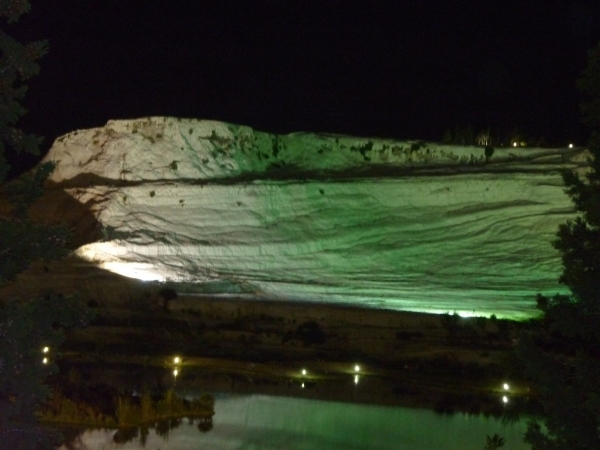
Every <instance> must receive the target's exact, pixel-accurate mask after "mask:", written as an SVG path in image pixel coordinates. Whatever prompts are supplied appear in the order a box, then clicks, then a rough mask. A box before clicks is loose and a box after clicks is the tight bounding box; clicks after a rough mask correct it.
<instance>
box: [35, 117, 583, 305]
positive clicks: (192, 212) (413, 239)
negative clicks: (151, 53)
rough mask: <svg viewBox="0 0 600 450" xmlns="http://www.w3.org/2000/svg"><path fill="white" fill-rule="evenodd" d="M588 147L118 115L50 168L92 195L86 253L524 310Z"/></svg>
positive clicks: (155, 266)
mask: <svg viewBox="0 0 600 450" xmlns="http://www.w3.org/2000/svg"><path fill="white" fill-rule="evenodd" d="M586 157H587V152H586V151H585V150H582V149H531V148H517V149H496V150H495V151H494V153H493V154H492V155H491V156H490V155H489V153H488V157H486V156H485V152H484V149H482V148H477V147H464V148H460V147H454V146H441V145H437V144H431V143H422V142H397V141H391V140H383V139H367V138H352V137H345V136H323V135H313V134H305V133H302V134H299V133H296V134H291V135H286V136H275V135H271V134H267V133H260V132H256V131H253V130H251V129H250V128H248V127H243V126H235V125H230V124H224V123H220V122H211V121H198V120H184V119H171V118H150V119H141V120H132V121H112V122H109V123H108V124H107V125H106V126H105V127H103V128H98V129H92V130H83V131H78V132H73V133H71V134H69V135H66V136H63V137H61V138H59V139H58V140H57V141H56V142H55V144H54V146H53V147H52V149H51V151H50V153H49V154H48V156H47V157H46V159H48V160H55V161H57V170H56V171H55V172H54V173H53V175H52V181H54V182H55V183H58V185H59V186H61V188H63V189H66V190H67V192H69V193H70V194H71V195H72V196H73V198H75V199H77V200H78V201H80V202H82V203H87V202H88V201H90V200H93V202H94V204H95V207H94V214H95V216H96V218H97V220H98V221H99V222H100V224H101V226H102V232H103V236H104V239H103V240H102V241H99V242H93V243H90V244H88V245H85V246H83V247H81V248H79V249H78V250H77V254H78V255H79V256H81V257H83V258H85V259H88V260H91V261H96V262H97V263H98V264H99V265H101V266H102V267H105V268H107V269H109V270H112V271H115V272H118V273H121V274H124V275H127V276H133V277H136V278H141V279H149V280H163V281H164V280H172V281H177V282H192V283H193V285H192V287H190V285H186V289H188V290H189V289H192V290H193V291H195V292H214V291H217V292H220V293H223V294H227V293H237V292H250V293H253V294H255V295H257V296H260V297H269V298H276V299H282V300H286V299H295V300H306V301H324V302H343V303H352V304H358V305H363V306H370V307H383V308H393V309H405V310H416V311H430V312H444V311H459V312H462V313H472V312H473V311H475V313H476V314H492V313H494V314H496V315H499V316H523V315H529V314H531V313H533V298H534V296H535V294H536V293H537V292H542V293H547V294H552V293H555V292H558V291H559V290H560V289H561V288H560V286H559V285H558V283H557V278H558V275H559V272H560V260H559V255H558V254H557V252H556V251H555V250H554V249H553V248H552V247H551V245H550V242H551V240H552V239H553V236H554V233H555V232H556V229H557V227H558V225H559V224H560V223H563V222H565V221H566V220H567V219H568V218H571V217H572V214H573V213H572V207H571V203H570V201H569V199H568V198H567V196H566V195H565V194H564V193H563V188H562V182H561V178H560V174H559V172H558V170H559V169H562V168H570V169H577V170H579V169H584V168H585V167H586Z"/></svg>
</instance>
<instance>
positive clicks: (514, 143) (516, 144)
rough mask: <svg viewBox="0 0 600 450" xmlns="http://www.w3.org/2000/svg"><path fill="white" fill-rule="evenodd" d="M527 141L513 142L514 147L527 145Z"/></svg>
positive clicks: (571, 145) (570, 145)
mask: <svg viewBox="0 0 600 450" xmlns="http://www.w3.org/2000/svg"><path fill="white" fill-rule="evenodd" d="M526 146H527V144H525V142H516V141H515V142H513V147H526ZM569 148H573V144H569Z"/></svg>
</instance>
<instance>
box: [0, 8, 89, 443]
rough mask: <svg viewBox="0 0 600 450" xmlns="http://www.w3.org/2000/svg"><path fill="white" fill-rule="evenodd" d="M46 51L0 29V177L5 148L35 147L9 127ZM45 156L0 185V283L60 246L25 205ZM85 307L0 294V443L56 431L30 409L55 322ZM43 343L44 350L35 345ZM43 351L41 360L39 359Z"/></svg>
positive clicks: (60, 238)
mask: <svg viewBox="0 0 600 450" xmlns="http://www.w3.org/2000/svg"><path fill="white" fill-rule="evenodd" d="M29 10H30V3H29V1H27V0H0V19H5V20H7V21H8V23H9V24H10V23H12V22H16V21H17V20H18V19H19V17H20V16H21V15H22V14H24V13H26V12H29ZM46 51H47V43H46V42H45V41H39V42H33V43H29V44H25V45H23V44H21V43H20V42H18V41H17V40H15V39H13V38H11V37H10V36H8V35H7V34H6V33H4V31H0V182H2V181H4V180H5V177H6V173H7V172H8V169H9V165H8V163H7V159H6V157H5V154H6V151H7V150H12V151H14V152H16V153H17V154H18V153H20V152H28V153H32V154H39V144H40V142H41V140H40V138H38V137H37V136H35V135H33V134H26V133H25V132H23V131H22V130H21V129H20V128H17V127H16V125H15V124H16V122H17V120H18V119H19V118H20V117H21V116H22V115H23V114H25V112H26V110H25V109H24V108H23V106H22V105H21V103H20V100H21V99H22V98H23V96H24V95H25V92H26V90H27V87H26V86H25V85H24V84H23V83H24V82H25V81H27V80H28V79H29V78H30V77H32V76H33V75H35V74H37V73H38V71H39V66H38V64H37V62H36V61H37V60H38V59H39V58H40V57H42V56H43V55H44V54H45V53H46ZM52 169H53V165H52V164H50V163H47V164H42V165H40V166H39V167H38V168H37V170H35V171H33V172H31V173H29V174H27V175H24V176H22V177H21V178H19V179H18V180H15V181H13V182H11V183H9V184H7V185H5V186H3V187H2V189H1V193H0V194H1V195H0V196H1V197H2V198H1V200H3V201H2V205H1V206H2V207H3V213H2V215H1V216H0V286H1V285H2V284H4V283H6V282H7V281H9V280H11V279H13V278H14V277H15V276H16V275H17V274H18V273H19V272H21V271H22V270H24V269H25V268H26V267H27V266H28V265H29V264H31V262H33V261H35V260H38V259H40V258H41V259H46V260H48V259H57V258H61V257H63V256H64V255H65V254H66V253H67V247H68V230H67V228H66V227H65V226H47V225H44V224H36V223H33V222H32V221H31V220H30V218H29V216H28V207H29V206H30V205H31V204H32V203H33V202H34V201H35V200H36V199H37V198H39V196H40V195H41V194H42V192H43V182H44V180H45V179H46V178H47V176H48V175H49V174H50V172H51V171H52ZM90 320H91V313H90V311H89V310H88V309H87V308H86V307H84V306H83V305H82V304H81V303H80V302H79V301H78V300H76V299H74V298H70V299H68V298H63V297H61V296H54V295H53V296H47V297H46V298H42V299H31V300H26V301H22V300H21V301H16V300H9V301H7V300H6V299H0V442H1V446H2V447H3V448H14V449H17V448H18V449H38V448H54V447H53V446H54V444H56V443H57V442H56V439H57V434H56V433H53V432H51V431H49V430H46V429H45V428H43V427H42V426H40V425H39V424H38V423H37V420H36V415H35V413H36V409H37V408H38V406H39V405H40V403H41V402H42V401H43V400H44V399H46V398H47V397H48V395H49V394H50V392H49V389H48V387H47V386H45V385H44V381H45V379H46V377H47V376H48V375H49V374H51V373H52V372H53V371H55V370H56V369H57V366H56V363H55V359H54V357H55V355H56V351H57V350H58V347H59V345H60V343H61V342H62V340H63V336H62V333H61V332H60V329H61V328H63V327H71V326H85V325H86V324H87V323H88V322H89V321H90ZM44 347H47V352H48V353H47V354H43V350H42V348H44ZM44 358H46V359H45V361H44Z"/></svg>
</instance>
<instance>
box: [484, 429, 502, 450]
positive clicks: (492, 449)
mask: <svg viewBox="0 0 600 450" xmlns="http://www.w3.org/2000/svg"><path fill="white" fill-rule="evenodd" d="M500 447H504V438H503V437H501V436H499V435H498V433H494V435H493V436H490V435H489V434H488V435H487V436H486V439H485V448H484V450H498V449H499V448H500Z"/></svg>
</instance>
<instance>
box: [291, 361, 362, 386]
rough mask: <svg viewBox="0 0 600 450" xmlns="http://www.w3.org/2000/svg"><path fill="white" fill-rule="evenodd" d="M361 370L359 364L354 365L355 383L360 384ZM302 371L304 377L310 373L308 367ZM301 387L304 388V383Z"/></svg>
mask: <svg viewBox="0 0 600 450" xmlns="http://www.w3.org/2000/svg"><path fill="white" fill-rule="evenodd" d="M359 372H360V366H359V365H358V364H356V365H355V366H354V384H358V379H359V376H358V375H359ZM300 373H301V374H302V376H303V377H305V376H307V375H308V372H307V370H306V369H302V370H301V371H300ZM301 387H302V388H304V383H302V384H301Z"/></svg>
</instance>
